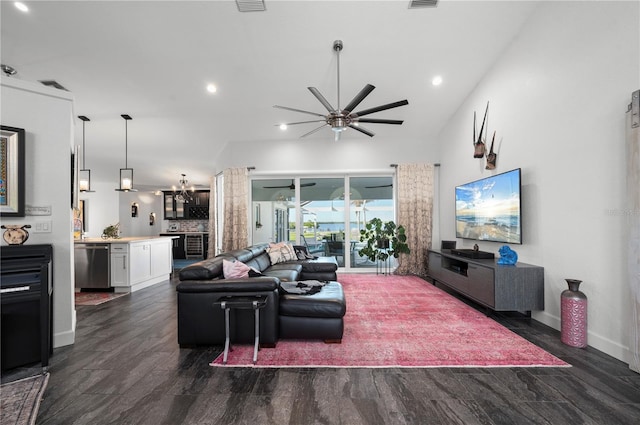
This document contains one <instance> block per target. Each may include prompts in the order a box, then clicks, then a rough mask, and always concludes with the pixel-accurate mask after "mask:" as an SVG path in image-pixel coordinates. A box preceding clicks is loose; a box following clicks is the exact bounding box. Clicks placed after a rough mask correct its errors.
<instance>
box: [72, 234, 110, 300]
mask: <svg viewBox="0 0 640 425" xmlns="http://www.w3.org/2000/svg"><path fill="white" fill-rule="evenodd" d="M74 248H75V249H74V253H75V262H74V264H75V277H76V284H75V287H76V288H91V289H98V288H110V287H111V276H110V273H109V244H108V243H75V246H74Z"/></svg>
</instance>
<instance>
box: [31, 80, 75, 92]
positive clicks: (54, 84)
mask: <svg viewBox="0 0 640 425" xmlns="http://www.w3.org/2000/svg"><path fill="white" fill-rule="evenodd" d="M38 81H39V82H40V83H42V84H44V85H45V86H47V87H53V88H54V89H58V90H64V91H69V90H67V89H66V88H65V87H64V86H63V85H62V84H60V83H59V82H57V81H56V80H38Z"/></svg>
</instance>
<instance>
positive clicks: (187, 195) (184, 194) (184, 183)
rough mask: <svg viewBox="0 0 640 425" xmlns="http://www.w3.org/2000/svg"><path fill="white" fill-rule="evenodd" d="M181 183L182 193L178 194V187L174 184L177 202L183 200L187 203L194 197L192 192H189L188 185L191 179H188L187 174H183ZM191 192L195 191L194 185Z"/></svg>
mask: <svg viewBox="0 0 640 425" xmlns="http://www.w3.org/2000/svg"><path fill="white" fill-rule="evenodd" d="M179 183H180V193H177V194H176V191H177V188H176V187H175V186H173V193H174V194H175V195H174V198H175V200H176V201H177V202H182V203H185V204H188V203H189V201H191V200H192V199H193V198H192V197H191V194H190V193H189V192H187V190H188V189H187V185H188V184H189V181H188V180H187V179H186V174H182V178H181V179H180V181H179ZM189 190H191V192H192V193H193V192H194V191H195V188H194V187H193V186H191V189H189Z"/></svg>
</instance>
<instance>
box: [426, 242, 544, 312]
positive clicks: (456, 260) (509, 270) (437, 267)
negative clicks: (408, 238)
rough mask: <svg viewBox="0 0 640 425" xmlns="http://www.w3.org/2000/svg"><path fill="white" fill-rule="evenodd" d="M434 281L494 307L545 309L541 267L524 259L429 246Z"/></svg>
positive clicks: (510, 309) (430, 265)
mask: <svg viewBox="0 0 640 425" xmlns="http://www.w3.org/2000/svg"><path fill="white" fill-rule="evenodd" d="M428 255H429V273H428V276H429V277H431V278H432V279H433V283H434V284H435V283H441V284H443V285H445V286H447V287H449V288H451V289H453V290H454V291H456V292H458V293H460V294H462V295H464V296H466V297H468V298H470V299H472V300H473V301H476V302H477V303H479V304H481V305H483V306H485V307H488V308H490V309H492V310H495V311H525V312H530V311H531V310H544V268H543V267H539V266H534V265H531V264H526V263H520V262H518V263H516V264H515V265H501V264H497V262H496V261H497V260H495V259H471V258H466V257H461V256H459V255H455V254H453V253H451V252H449V250H443V251H442V252H438V251H432V250H429V254H428Z"/></svg>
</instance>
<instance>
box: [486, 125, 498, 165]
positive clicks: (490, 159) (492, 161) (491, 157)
mask: <svg viewBox="0 0 640 425" xmlns="http://www.w3.org/2000/svg"><path fill="white" fill-rule="evenodd" d="M495 141H496V132H495V131H494V132H493V138H492V139H491V148H490V149H489V153H488V154H487V165H486V166H485V167H484V168H485V170H495V169H496V159H497V158H498V154H496V153H495V152H493V143H494V142H495Z"/></svg>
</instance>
